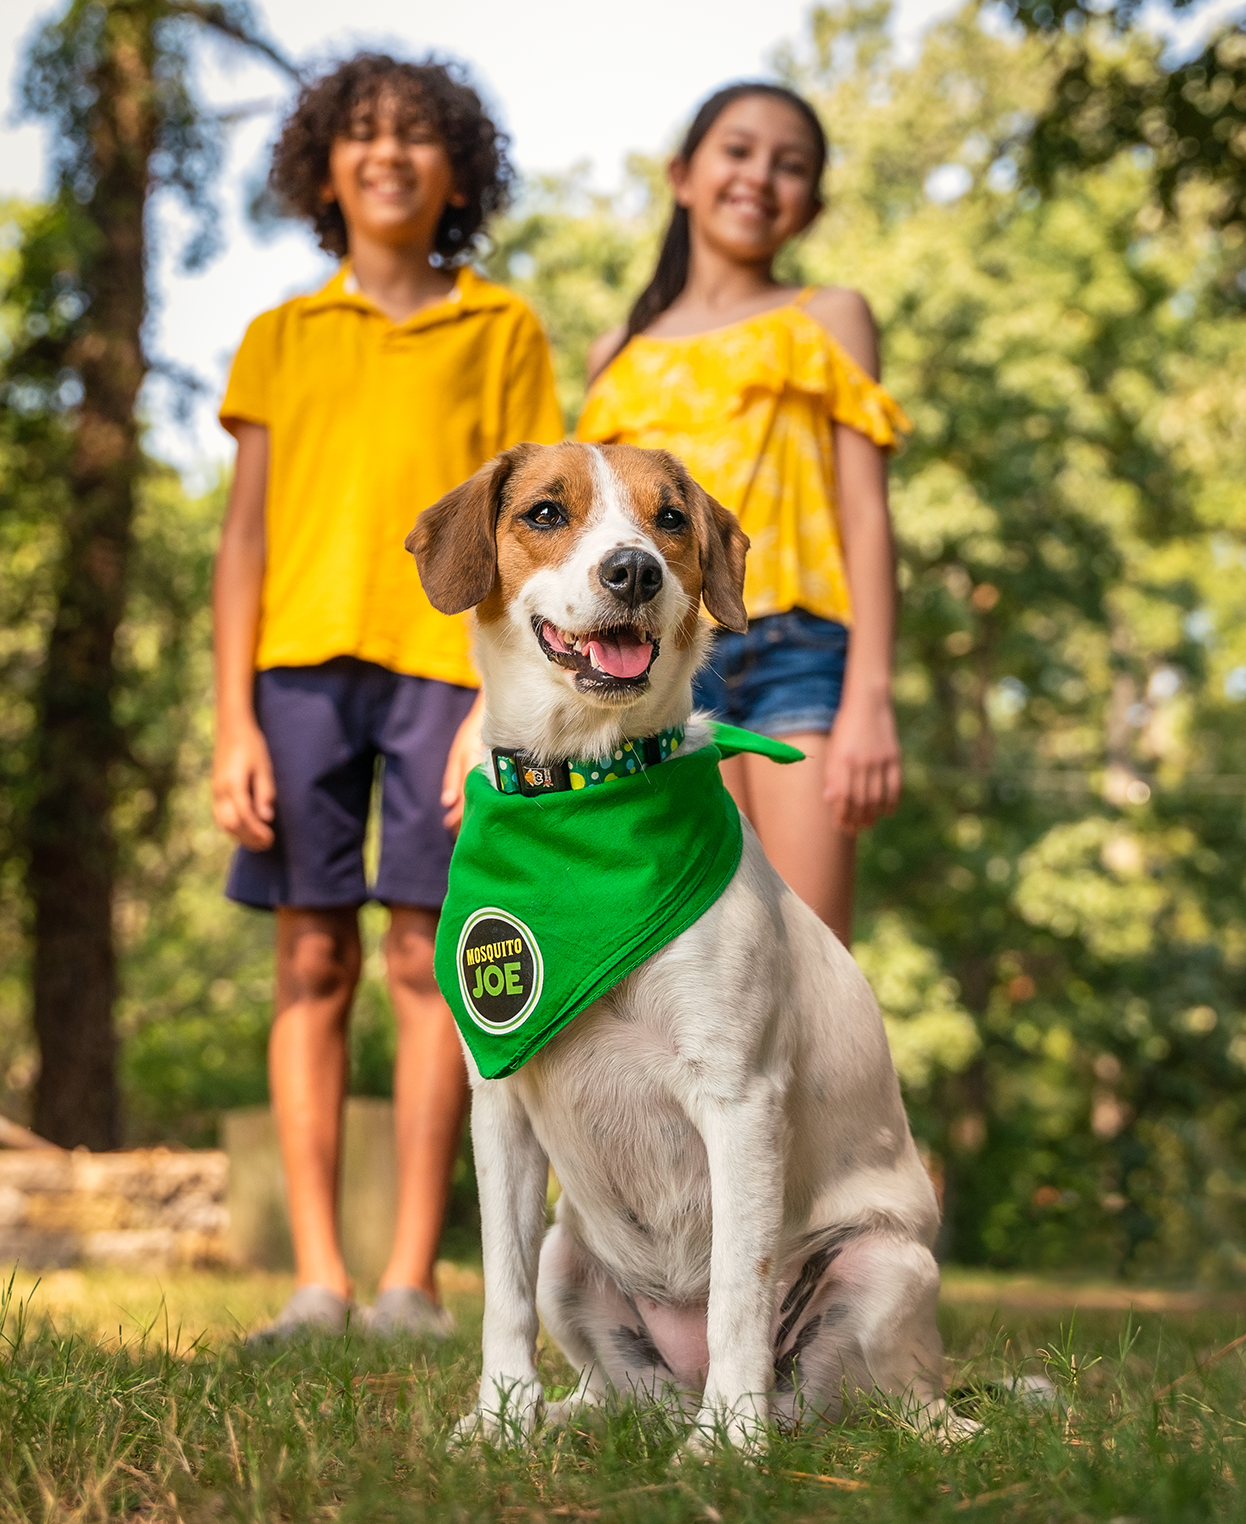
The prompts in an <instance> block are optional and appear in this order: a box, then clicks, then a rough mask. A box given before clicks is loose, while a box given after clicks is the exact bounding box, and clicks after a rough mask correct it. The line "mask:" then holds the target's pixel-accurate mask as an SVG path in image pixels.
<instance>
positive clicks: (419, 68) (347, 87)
mask: <svg viewBox="0 0 1246 1524" xmlns="http://www.w3.org/2000/svg"><path fill="white" fill-rule="evenodd" d="M382 96H384V97H385V98H386V99H387V100H392V101H393V102H394V104H395V108H396V110H397V111H398V113H399V115H400V117H405V118H406V119H407V120H408V121H419V122H421V123H424V124H426V125H427V126H429V127H431V128H432V130H433V131H434V132H435V133H436V134H437V136H438V137H439V138H440V139H441V141H442V142H443V143H444V144H445V149H446V154H447V156H448V157H449V160H450V167H451V169H452V171H453V174H454V184H455V188H456V190H458V191H459V193H460V194H461V195H463V196H464V197H466V203H465V205H463V206H447V207H446V208H445V210H444V211H443V212H442V214H441V221H440V222H439V223H438V224H437V232H436V234H435V236H434V239H433V248H434V250H435V251H436V253H437V254H439V255H440V256H441V259H442V262H443V263H444V264H458V263H461V262H462V261H463V260H465V259H466V258H468V257H469V255H470V254H471V250H472V241H473V239H474V238H475V236H476V234H477V233H478V232H479V231H480V228H481V227H482V225H483V224H484V222H485V221H486V219H487V218H489V217H491V216H492V215H493V213H494V212H497V211H501V210H502V208H503V207H505V206H506V204H507V202H508V201H509V199H510V191H511V185H512V182H513V180H514V173H515V172H514V170H513V169H512V167H511V163H510V160H509V159H508V157H507V153H506V150H507V147H508V145H509V142H510V140H509V138H508V137H507V136H506V134H505V133H504V132H501V131H499V129H498V128H497V127H496V126H495V125H494V123H493V121H492V120H491V119H490V117H489V116H488V115H487V113H486V112H485V109H484V107H483V106H482V105H481V102H480V97H479V96H478V95H477V94H476V92H475V90H473V89H472V87H471V86H470V85H469V84H468V83H467V81H466V78H465V76H464V74H463V71H462V70H461V69H460V68H459V67H458V66H457V65H455V64H445V63H437V62H436V61H435V60H433V59H432V58H427V59H425V60H424V61H423V62H422V63H407V62H405V61H403V60H401V59H397V58H390V57H389V55H388V54H386V53H357V54H356V55H355V57H354V58H350V59H347V61H346V62H345V63H343V64H339V65H338V67H337V68H336V69H334V70H333V72H332V73H331V74H326V75H324V76H323V77H322V78H320V79H317V80H313V81H312V82H311V83H310V84H308V85H304V86H303V88H302V90H300V91H299V98H298V100H297V102H296V103H295V106H294V110H293V111H292V112H291V113H290V115H289V116H288V117H287V118H286V120H285V123H284V125H283V126H282V129H281V137H280V138H279V139H278V140H277V146H276V148H275V149H274V150H273V167H272V169H271V171H270V172H269V176H268V183H269V187H270V188H271V190H272V192H273V194H274V195H275V196H276V198H277V200H278V201H279V202H280V203H281V204H283V205H284V206H285V207H286V208H288V209H289V211H290V212H292V213H293V214H294V215H295V216H298V217H305V218H306V219H307V220H308V221H309V222H310V223H311V224H312V226H313V227H314V228H315V231H316V236H317V238H318V239H319V240H320V247H321V248H322V249H324V251H325V252H326V253H327V254H336V255H337V256H338V257H339V258H341V256H342V255H344V254H345V253H346V249H347V244H346V222H345V219H344V218H343V216H342V211H341V208H340V207H339V206H338V204H337V202H336V201H331V202H329V203H328V204H327V205H326V204H325V202H324V200H323V198H322V196H321V190H322V187H323V186H324V185H325V182H326V181H327V180H328V178H329V150H330V148H331V147H332V146H333V141H334V139H335V138H338V137H342V136H344V135H345V134H346V133H347V132H348V131H349V130H350V126H351V123H352V121H353V120H354V117H355V113H356V112H357V111H358V110H359V108H360V107H361V106H362V107H373V108H375V106H376V104H377V102H378V101H379V100H380V99H381V98H382Z"/></svg>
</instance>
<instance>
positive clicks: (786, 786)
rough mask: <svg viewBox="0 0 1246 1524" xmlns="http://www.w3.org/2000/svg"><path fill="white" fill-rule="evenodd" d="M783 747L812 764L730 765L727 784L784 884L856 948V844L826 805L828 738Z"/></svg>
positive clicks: (737, 761)
mask: <svg viewBox="0 0 1246 1524" xmlns="http://www.w3.org/2000/svg"><path fill="white" fill-rule="evenodd" d="M782 739H783V740H785V741H787V742H788V744H789V745H791V746H797V747H799V748H800V750H801V751H803V752H804V753H805V760H804V761H803V762H789V763H779V762H771V761H770V759H769V758H768V757H759V756H756V755H748V754H746V755H744V756H740V757H730V758H728V760H727V761H725V762H724V763H723V764H722V775H723V781H724V782H725V783H726V785H727V787H728V789H729V790H730V791H731V795H732V797H733V798H734V799H735V802H736V803H737V804H738V805H739V806H740V809H741V811H742V812H743V814H744V815H745V816H746V817H747V818H748V821H749V823H750V824H751V825H752V827H753V829H754V830H755V831H756V832H757V835H758V838H759V839H760V841H761V844H762V846H763V848H764V849H765V852H766V856H767V857H768V858H769V859H770V861H771V863H772V864H773V865H774V869H775V871H776V872H777V873H778V875H779V877H780V878H782V879H783V880H784V882H785V883H787V884H788V885H789V886H790V888H791V889H792V890H793V891H794V892H795V893H796V894H798V895H799V896H800V897H801V899H802V900H804V902H805V904H806V905H808V906H810V907H811V908H812V909H813V910H814V911H815V912H816V913H817V914H818V915H819V916H820V917H821V919H822V920H823V921H825V922H826V924H827V925H828V926H829V927H830V928H831V930H832V931H833V932H834V933H835V935H836V936H837V937H838V938H839V940H840V941H841V942H842V943H843V944H844V946H845V947H851V946H852V897H853V888H854V884H855V879H856V865H857V840H856V837H855V836H850V835H848V834H847V833H846V832H844V831H841V830H840V829H839V828H838V827H837V826H836V825H835V823H834V818H833V816H832V813H831V806H830V805H829V804H827V802H826V800H825V799H824V798H823V787H824V780H825V776H826V747H827V737H826V736H825V735H820V734H817V733H812V734H802V735H791V736H784V737H783V738H782Z"/></svg>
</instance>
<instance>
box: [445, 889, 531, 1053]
mask: <svg viewBox="0 0 1246 1524" xmlns="http://www.w3.org/2000/svg"><path fill="white" fill-rule="evenodd" d="M458 966H459V991H460V993H461V994H462V996H463V1004H464V1005H465V1006H466V1007H467V1013H468V1015H469V1016H470V1017H471V1018H472V1020H473V1021H474V1022H475V1023H476V1025H477V1026H478V1027H480V1028H481V1029H482V1030H483V1031H486V1032H498V1033H501V1032H513V1031H514V1030H515V1028H516V1027H518V1026H522V1025H523V1023H524V1022H525V1021H526V1020H527V1019H528V1017H529V1016H530V1015H531V1014H532V1012H533V1010H534V1009H535V1008H536V1003H537V1001H538V1000H539V999H540V998H541V985H542V983H543V981H544V979H545V967H544V964H543V963H542V961H541V949H540V948H539V947H538V946H537V940H536V938H535V937H534V936H533V935H532V933H531V932H530V931H529V930H528V928H527V927H526V926H525V925H524V923H523V922H522V921H520V920H517V919H516V918H515V917H514V916H513V915H510V914H509V913H508V912H507V911H505V910H497V909H494V908H493V907H492V906H490V907H488V908H486V909H484V910H477V911H476V913H475V914H474V915H472V916H469V917H468V919H467V921H466V923H465V925H464V927H463V930H462V932H461V933H460V934H459V951H458Z"/></svg>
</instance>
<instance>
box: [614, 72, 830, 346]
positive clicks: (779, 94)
mask: <svg viewBox="0 0 1246 1524" xmlns="http://www.w3.org/2000/svg"><path fill="white" fill-rule="evenodd" d="M747 95H768V96H770V97H771V99H772V100H778V101H782V102H783V104H784V105H785V106H791V108H792V109H793V110H794V111H797V112H799V113H800V115H801V116H802V117H804V119H805V121H806V122H807V123H808V126H809V131H810V132H811V133H812V134H813V142H814V175H813V195H814V201H815V204H816V205H817V206H821V205H822V193H821V190H820V187H821V184H822V172H823V170H824V169H825V168H826V153H827V144H826V133H825V132H824V131H823V128H822V123H821V122H820V121H819V120H818V113H817V112H816V111H815V110H814V109H813V107H812V106H811V105H810V104H809V102H808V101H807V100H805V99H804V97H803V96H800V95H797V94H796V92H795V90H789V89H787V88H786V87H785V86H784V85H771V84H767V83H766V82H765V81H764V80H745V81H743V82H742V83H741V84H738V85H726V86H725V87H724V88H723V89H721V90H716V91H715V92H714V94H713V95H711V96H710V98H709V99H708V100H707V101H705V102H704V103H703V104H702V105H701V108H700V110H699V111H698V112H697V114H696V115H695V116H694V117H693V118H692V125H691V126H690V127H689V128H688V131H687V132H686V133H685V134H684V140H683V142H682V143H681V144H680V145H679V151H678V153H676V155H675V157H676V159H677V160H679V161H680V162H681V163H684V164H687V163H688V161H689V160H690V159H691V158H692V156H693V154H694V153H696V151H697V149H698V148H699V147H700V146H701V140H702V139H703V138H704V137H705V134H706V133H707V132H708V131H709V130H710V128H711V127H712V126H713V125H714V123H715V122H716V121H717V120H718V118H719V117H720V116H721V115H722V113H723V112H724V111H725V110H726V109H727V107H728V106H730V105H733V104H734V103H735V102H736V101H738V100H742V99H743V98H744V97H745V96H747ZM691 255H692V235H691V233H690V231H689V227H688V208H687V207H686V206H676V207H675V209H674V211H673V212H672V213H671V220H670V223H669V225H668V226H667V229H666V237H665V238H664V239H663V240H662V250H661V252H660V253H659V255H658V263H657V268H656V269H655V270H654V272H653V279H652V280H651V281H650V282H649V284H648V285H647V286H646V287H645V289H644V290H643V291H642V292H641V293H640V295H639V296H638V297H637V298H636V303H635V305H634V306H633V308H632V310H631V312H630V313H629V314H628V317H627V328H626V330H625V332H624V334H623V338H622V339H621V340H620V342H619V347H618V349H616V350H615V352H614V354H613V355H611V357H610V358H611V359H612V360H613V359H614V358H615V357H616V356H617V355H619V354H620V353H621V352H622V350H623V349H624V348H625V347H626V345H627V343H628V341H629V340H630V339H633V338H634V337H635V336H636V335H637V334H638V333H642V332H643V331H644V330H645V329H646V328H648V326H649V324H650V323H652V322H653V320H654V319H655V318H656V317H657V316H658V314H659V313H662V312H665V311H666V309H667V308H668V307H669V306H670V305H671V303H672V302H673V301H674V300H675V298H676V297H677V296H678V295H679V293H680V292H681V291H682V290H683V289H684V287H685V286H686V285H687V284H688V265H689V262H690V259H691Z"/></svg>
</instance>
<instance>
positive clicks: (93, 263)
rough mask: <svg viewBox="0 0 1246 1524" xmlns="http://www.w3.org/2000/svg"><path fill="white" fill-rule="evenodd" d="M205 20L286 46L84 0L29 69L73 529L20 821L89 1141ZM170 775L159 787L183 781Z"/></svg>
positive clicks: (59, 452)
mask: <svg viewBox="0 0 1246 1524" xmlns="http://www.w3.org/2000/svg"><path fill="white" fill-rule="evenodd" d="M196 24H199V25H204V26H207V27H209V28H211V29H212V30H214V31H215V32H217V33H218V34H220V35H223V36H226V37H229V38H231V39H232V40H234V41H238V42H242V43H244V44H246V45H248V46H252V47H257V48H259V49H261V50H262V51H263V52H264V53H265V54H266V55H267V56H268V57H269V58H270V59H273V60H275V61H278V62H280V61H281V60H280V55H279V54H278V53H277V52H276V50H275V49H273V48H272V47H271V46H270V45H269V44H267V43H266V42H264V40H263V39H262V38H259V37H258V36H257V35H256V34H255V33H254V30H253V28H252V27H251V25H250V21H249V15H248V12H247V11H246V10H245V9H244V8H243V7H242V6H240V5H214V4H199V3H194V0H72V3H71V4H70V6H69V7H68V9H67V11H66V12H65V14H64V15H63V16H62V17H61V19H60V20H58V21H55V22H52V23H50V24H49V25H47V26H46V27H45V28H44V29H43V31H42V32H41V33H40V34H39V35H38V37H37V38H36V40H35V43H34V45H33V47H32V49H31V54H30V58H29V63H28V67H27V72H26V76H25V80H24V86H23V89H24V98H25V103H26V107H27V109H28V110H29V111H30V112H32V113H35V114H38V115H40V116H43V117H44V118H46V119H47V120H49V122H50V123H51V125H52V127H53V130H54V135H55V136H54V159H55V164H56V175H57V191H56V195H55V199H54V201H53V203H52V205H51V206H50V207H49V208H48V209H47V210H46V211H45V212H44V213H43V214H41V215H40V216H39V217H38V218H37V219H36V220H35V222H34V224H33V225H31V226H30V227H29V228H28V229H27V232H26V237H25V240H24V242H23V246H22V260H21V268H20V270H19V272H18V274H17V277H16V280H15V281H14V283H13V286H12V288H11V290H10V300H11V301H15V302H16V303H17V304H18V305H19V306H20V307H21V309H22V310H23V311H24V314H25V319H24V323H23V325H22V329H21V332H20V334H19V335H18V342H17V344H16V346H15V349H14V352H13V353H12V354H11V355H10V357H9V364H8V370H9V373H10V375H11V376H12V377H13V378H14V379H13V380H12V381H11V382H10V398H11V399H12V398H13V397H14V390H13V389H14V388H16V399H17V407H16V409H15V412H16V414H17V418H16V420H15V422H14V424H13V429H14V432H15V436H16V443H17V444H18V445H19V447H20V449H21V451H22V452H23V454H24V456H25V457H26V458H27V459H28V460H34V461H37V462H38V468H39V469H38V481H39V482H40V483H41V485H39V486H38V488H37V491H36V495H37V498H38V501H39V506H40V508H41V510H42V512H43V513H44V514H45V515H49V516H50V518H51V520H52V521H53V522H54V523H55V534H56V539H57V549H56V552H55V558H54V566H53V568H52V570H51V573H50V580H51V591H52V609H51V614H50V630H49V632H48V637H47V648H46V652H45V654H44V656H43V660H42V662H41V666H40V673H39V679H38V685H37V690H36V692H35V694H34V696H33V702H34V706H35V711H36V716H37V718H36V723H35V726H34V730H33V736H32V751H31V757H30V767H29V770H28V771H27V774H26V784H27V787H26V789H25V792H24V793H23V794H22V795H21V819H20V821H19V822H18V823H17V825H18V829H19V832H20V835H21V837H22V840H23V845H24V854H25V863H26V888H27V892H28V895H29V899H30V904H31V907H32V915H33V942H34V960H33V978H32V983H33V992H34V1022H35V1030H36V1033H37V1035H38V1041H39V1049H40V1073H39V1081H38V1089H37V1096H36V1103H35V1111H34V1125H35V1127H36V1129H37V1130H38V1131H40V1132H41V1133H43V1134H44V1135H45V1136H47V1137H49V1138H51V1139H53V1140H54V1141H56V1142H59V1143H62V1144H66V1145H70V1146H72V1145H75V1144H79V1143H85V1144H87V1145H89V1146H91V1147H94V1148H107V1147H111V1146H114V1145H115V1144H116V1143H117V1141H118V1139H119V1136H120V1133H119V1126H120V1124H119V1117H118V1105H117V1086H116V1077H115V1055H114V1035H113V1028H112V1011H113V1005H114V1002H115V999H116V994H117V977H116V954H115V948H114V942H113V898H114V883H115V876H116V842H115V834H114V822H113V803H114V797H115V790H116V786H117V771H118V768H119V767H121V766H123V765H125V764H126V763H127V762H129V763H131V764H134V763H137V759H136V758H134V757H133V756H132V755H131V754H130V752H129V748H128V738H127V735H126V732H125V728H124V725H123V723H122V720H121V717H120V715H119V712H118V698H119V692H118V668H117V662H116V640H117V630H118V627H119V625H120V623H121V621H122V618H123V615H124V611H125V606H126V599H127V594H128V589H129V578H130V561H131V551H132V544H133V526H134V513H135V493H136V486H137V483H138V481H139V479H140V478H141V476H142V474H143V471H144V461H143V457H142V454H141V451H140V446H139V426H138V422H137V419H136V417H135V407H136V403H137V399H138V394H139V389H140V387H141V385H142V383H143V380H144V377H145V376H146V374H147V372H148V370H149V368H150V365H151V361H150V358H149V357H148V356H147V355H146V354H145V352H144V349H143V338H142V332H143V325H144V321H145V319H146V316H147V289H146V279H147V266H148V248H147V238H148V226H149V224H148V218H147V211H148V206H149V203H150V199H151V197H152V196H153V195H154V194H156V193H158V192H159V191H161V190H164V189H169V190H174V191H176V192H178V193H179V194H180V195H181V197H182V199H183V200H184V201H185V202H186V203H187V205H188V206H189V207H190V208H191V210H192V212H194V213H196V214H197V232H196V235H195V236H194V237H193V238H192V240H191V244H190V247H189V248H188V250H187V258H188V259H189V261H190V262H192V263H194V262H197V261H201V260H202V259H204V258H206V257H207V255H208V254H209V253H210V251H211V248H212V234H213V228H214V226H215V219H214V217H213V215H212V208H211V204H210V199H209V187H210V183H211V179H212V175H213V172H214V170H215V169H216V167H217V163H218V159H219V139H218V134H217V131H216V127H215V124H214V123H213V121H212V120H211V119H210V118H209V117H207V116H206V115H205V114H204V113H202V112H201V111H200V110H199V109H198V107H197V105H196V103H195V102H194V100H193V98H192V96H191V93H190V89H189V85H188V79H187V76H188V68H189V60H188V48H189V45H190V39H191V33H192V30H193V27H194V25H196ZM283 67H286V68H287V69H288V68H289V66H288V65H283ZM291 72H292V71H291ZM21 495H22V496H23V498H26V497H28V493H27V492H26V490H25V488H24V487H23V491H22V493H21ZM140 765H141V764H140ZM152 782H153V784H154V789H153V797H154V798H156V799H157V800H158V799H159V798H160V797H161V794H162V792H163V793H166V794H167V782H166V783H163V784H162V780H160V779H153V780H152Z"/></svg>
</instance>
